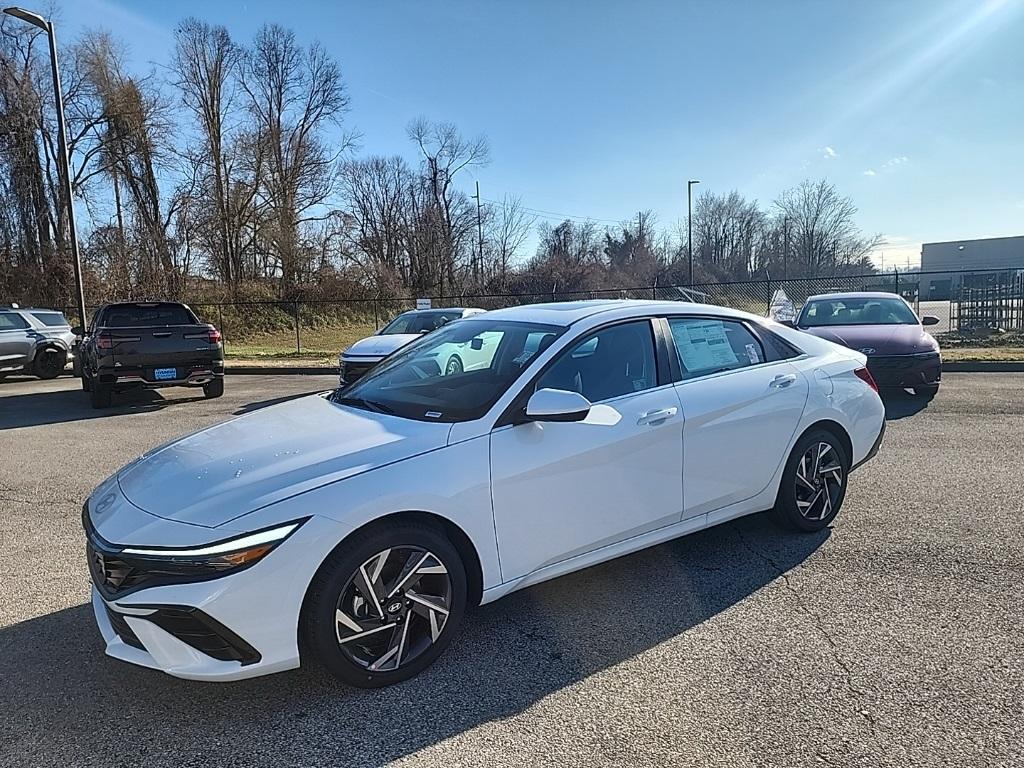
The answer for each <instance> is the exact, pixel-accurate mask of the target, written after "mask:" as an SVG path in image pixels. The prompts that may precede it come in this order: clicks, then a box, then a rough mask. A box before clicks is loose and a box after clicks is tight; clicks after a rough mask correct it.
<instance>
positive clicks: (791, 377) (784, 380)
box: [768, 373, 796, 389]
mask: <svg viewBox="0 0 1024 768" xmlns="http://www.w3.org/2000/svg"><path fill="white" fill-rule="evenodd" d="M795 381H796V374H795V373H786V374H781V373H780V374H779V375H778V376H776V377H775V378H774V379H772V380H771V383H770V384H769V385H768V386H769V387H775V389H783V388H785V387H788V386H789V385H790V384H792V383H793V382H795Z"/></svg>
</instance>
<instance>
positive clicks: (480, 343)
mask: <svg viewBox="0 0 1024 768" xmlns="http://www.w3.org/2000/svg"><path fill="white" fill-rule="evenodd" d="M469 347H470V349H474V350H477V351H479V350H481V349H483V348H484V340H483V339H481V338H480V337H479V336H477V337H476V338H475V339H472V340H471V341H470V342H469Z"/></svg>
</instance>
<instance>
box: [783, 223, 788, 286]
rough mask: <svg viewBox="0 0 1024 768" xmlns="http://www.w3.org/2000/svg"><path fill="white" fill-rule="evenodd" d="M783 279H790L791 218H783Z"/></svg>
mask: <svg viewBox="0 0 1024 768" xmlns="http://www.w3.org/2000/svg"><path fill="white" fill-rule="evenodd" d="M782 279H783V280H788V279H789V216H783V217H782Z"/></svg>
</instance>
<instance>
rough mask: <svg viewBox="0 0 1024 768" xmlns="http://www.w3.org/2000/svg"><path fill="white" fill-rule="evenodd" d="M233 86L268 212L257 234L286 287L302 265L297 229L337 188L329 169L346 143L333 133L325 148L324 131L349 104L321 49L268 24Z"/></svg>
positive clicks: (320, 214) (317, 214) (320, 211)
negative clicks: (240, 97) (244, 105)
mask: <svg viewBox="0 0 1024 768" xmlns="http://www.w3.org/2000/svg"><path fill="white" fill-rule="evenodd" d="M240 84H241V87H242V89H243V91H244V92H245V94H246V95H247V97H248V107H249V110H250V112H251V114H252V117H253V119H254V120H255V131H256V137H257V140H258V141H259V142H260V143H261V144H262V145H263V151H264V152H265V158H266V159H265V165H264V172H263V176H262V183H261V185H260V192H259V194H260V195H261V197H262V198H263V200H264V201H265V203H266V207H267V213H268V220H267V221H266V222H265V224H264V229H265V232H266V236H267V238H268V240H269V241H270V242H271V243H272V244H273V247H274V250H275V252H276V254H277V256H278V258H279V259H280V269H281V276H282V279H283V282H284V284H285V285H286V286H291V285H294V284H295V283H296V282H297V281H298V279H299V278H300V277H301V276H302V274H303V271H304V267H306V266H308V261H307V260H305V259H304V258H303V256H304V254H306V253H308V251H307V250H306V249H305V248H304V247H303V244H302V232H301V229H302V226H303V225H304V224H306V223H309V222H312V221H316V220H318V219H323V218H324V217H326V216H328V215H329V212H328V211H326V210H324V208H323V206H324V204H325V203H326V202H327V201H328V200H329V198H330V197H331V196H332V195H333V194H334V193H335V191H336V189H337V174H336V173H335V170H336V168H335V166H336V163H337V161H338V159H339V158H340V156H341V154H342V152H344V150H345V149H346V148H347V147H348V144H349V141H348V140H347V139H346V138H345V137H344V136H338V137H336V143H335V145H334V147H333V148H329V147H328V144H327V143H326V139H327V135H326V133H327V131H328V129H329V128H331V127H339V126H340V125H341V122H342V116H343V114H344V113H345V111H346V110H347V108H348V103H349V99H348V96H347V95H346V93H345V89H344V87H343V85H342V80H341V71H340V70H339V68H338V65H337V64H336V63H335V62H334V60H333V59H331V57H330V56H329V55H328V54H327V52H326V51H325V50H324V49H323V47H322V46H321V45H320V44H319V43H312V44H311V45H310V46H308V47H307V48H302V47H301V46H300V45H299V44H298V43H297V41H296V40H295V35H294V33H292V32H291V31H290V30H287V29H285V28H283V27H280V26H278V25H276V24H273V25H265V26H263V27H262V28H260V30H259V31H258V32H257V33H256V38H255V40H254V41H253V44H252V47H251V48H249V49H248V50H247V51H246V52H245V55H244V57H243V60H242V67H241V78H240Z"/></svg>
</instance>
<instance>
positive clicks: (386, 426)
mask: <svg viewBox="0 0 1024 768" xmlns="http://www.w3.org/2000/svg"><path fill="white" fill-rule="evenodd" d="M478 340H479V349H476V346H475V345H474V342H476V341H478ZM460 345H468V346H469V347H470V348H473V349H475V350H476V351H478V352H482V351H483V350H487V354H488V356H489V359H488V360H487V364H486V365H484V366H475V367H474V368H473V369H464V370H463V371H462V372H461V373H448V374H447V375H445V372H444V371H443V370H439V369H438V368H437V366H436V364H434V361H435V360H436V359H437V358H438V356H439V355H440V356H441V357H443V356H444V354H447V352H448V350H449V349H451V348H454V347H460ZM460 348H461V347H460ZM884 426H885V419H884V408H883V406H882V401H881V400H880V399H879V397H878V392H877V390H876V387H875V385H874V382H873V380H872V378H871V374H870V373H868V371H867V368H865V357H864V355H862V354H860V353H859V352H855V351H853V350H851V349H847V348H845V347H842V346H839V345H837V344H833V343H832V342H830V341H826V340H824V339H820V338H817V337H815V336H811V335H809V334H805V333H801V332H799V331H796V330H792V329H789V328H786V327H784V326H782V325H779V324H777V323H774V322H772V321H770V320H768V319H766V318H761V317H756V316H754V315H750V314H747V313H744V312H738V311H734V310H730V309H726V308H723V307H712V306H706V305H700V304H687V303H681V302H643V301H589V302H573V303H566V304H541V305H534V306H524V307H516V308H513V309H503V310H497V311H494V312H488V313H486V314H483V315H480V316H478V317H470V318H467V319H463V320H459V321H458V322H452V323H450V324H448V325H446V326H445V327H443V328H441V329H439V330H437V331H434V332H433V333H431V334H429V335H428V336H426V337H424V338H423V339H422V340H421V341H419V342H417V343H415V344H411V345H409V346H408V347H406V348H404V349H401V350H399V351H398V352H396V353H395V354H393V355H392V356H390V357H389V358H388V359H387V360H385V361H384V362H383V363H381V364H380V365H379V366H377V367H376V368H375V369H374V370H373V371H371V372H370V373H369V374H367V375H366V376H365V377H363V378H362V379H361V380H359V381H358V382H356V383H354V384H352V385H350V386H348V387H343V388H340V389H338V390H337V391H335V392H333V393H323V394H320V395H311V396H308V397H304V398H300V399H297V400H291V401H289V402H286V403H282V404H279V405H276V406H271V407H268V408H263V409H261V410H258V411H255V412H252V413H249V414H246V415H244V416H241V417H238V418H235V419H232V420H230V421H227V422H224V423H223V424H219V425H217V426H213V427H210V428H208V429H204V430H202V431H199V432H196V433H194V434H192V435H189V436H187V437H183V438H181V439H179V440H176V441H174V442H171V443H169V444H167V445H165V446H162V447H160V448H157V449H155V450H153V451H151V452H150V453H148V454H146V455H144V456H142V457H140V458H139V459H137V460H136V461H134V462H132V463H131V464H129V465H128V466H127V467H125V468H123V469H122V470H120V471H119V472H117V473H116V474H115V475H114V476H112V477H110V478H109V479H107V480H106V481H105V482H103V483H102V484H101V485H100V486H99V487H98V488H97V489H96V490H95V491H94V492H93V494H92V495H91V496H90V498H89V499H88V501H87V502H86V505H85V509H84V510H83V522H84V526H85V530H86V536H87V539H88V546H87V553H88V559H89V566H90V572H91V575H92V579H93V584H94V586H93V591H92V605H93V609H94V613H95V616H96V621H97V623H98V624H99V628H100V631H101V632H102V634H103V637H104V639H105V640H106V644H107V653H108V654H109V655H111V656H114V657H116V658H119V659H122V660H124V661H128V662H132V663H135V664H141V665H143V666H146V667H152V668H154V669H158V670H162V671H164V672H167V673H169V674H171V675H175V676H177V677H184V678H190V679H199V680H237V679H241V678H246V677H253V676H256V675H262V674H267V673H270V672H278V671H281V670H285V669H292V668H294V667H297V666H299V663H300V659H301V662H302V663H303V664H309V663H316V664H319V665H320V666H321V667H323V668H325V669H326V670H328V671H330V672H331V673H333V674H334V675H336V676H337V677H338V678H340V679H341V680H342V681H344V682H346V683H349V684H351V685H356V686H362V687H377V686H383V685H389V684H391V683H395V682H398V681H400V680H404V679H406V678H409V677H411V676H413V675H415V674H416V673H418V672H420V671H421V670H423V669H424V668H425V667H427V666H428V665H429V664H430V663H431V662H433V661H434V659H436V658H437V657H438V655H440V654H441V652H442V651H443V650H444V649H445V648H446V647H447V646H448V645H449V644H450V643H451V641H452V638H453V637H454V635H455V633H456V631H457V628H458V625H459V622H460V620H461V619H462V616H463V613H464V611H465V610H466V609H467V608H468V607H469V606H471V605H475V604H479V603H486V602H490V601H492V600H496V599H498V598H500V597H502V596H504V595H507V594H508V593H510V592H512V591H514V590H517V589H521V588H523V587H526V586H528V585H530V584H536V583H537V582H541V581H544V580H546V579H551V578H554V577H556V576H560V575H562V574H566V573H570V572H572V571H577V570H579V569H581V568H587V567H588V566H591V565H594V564H596V563H600V562H602V561H605V560H609V559H611V558H615V557H619V556H621V555H625V554H627V553H629V552H633V551H636V550H639V549H643V548H645V547H650V546H652V545H654V544H658V543H660V542H663V541H666V540H668V539H673V538H676V537H678V536H683V535H686V534H688V533H692V532H694V531H698V530H701V529H703V528H707V527H709V526H712V525H717V524H718V523H721V522H724V521H726V520H731V519H733V518H737V517H740V516H743V515H749V514H752V513H755V512H760V511H763V510H772V511H773V514H774V515H775V517H776V519H777V520H778V521H779V522H780V523H781V524H783V525H785V526H787V527H789V528H793V529H796V530H800V531H817V530H820V529H822V528H824V527H825V526H827V525H829V524H830V523H831V522H832V521H833V520H834V519H835V517H836V515H837V514H838V512H839V509H840V507H841V505H842V503H843V499H844V497H845V494H846V489H847V484H848V480H849V476H850V472H851V471H852V470H853V469H855V468H856V467H857V466H859V465H860V464H862V463H863V462H865V461H867V460H868V459H870V458H871V457H872V456H873V455H874V454H875V452H876V451H877V450H878V446H879V443H880V442H881V439H882V435H883V432H884ZM582 598H583V599H585V598H586V596H585V595H583V596H582ZM562 610H564V611H573V610H575V606H574V605H572V604H571V603H568V604H566V605H564V606H563V607H562ZM639 610H640V611H641V613H642V610H643V608H642V607H640V608H639ZM580 631H581V632H586V631H587V630H586V628H581V629H580ZM602 640H603V639H602V638H600V637H595V638H594V642H602ZM300 648H301V649H302V651H301V656H300Z"/></svg>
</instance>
